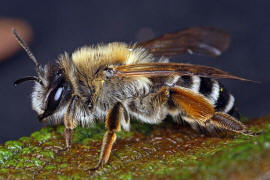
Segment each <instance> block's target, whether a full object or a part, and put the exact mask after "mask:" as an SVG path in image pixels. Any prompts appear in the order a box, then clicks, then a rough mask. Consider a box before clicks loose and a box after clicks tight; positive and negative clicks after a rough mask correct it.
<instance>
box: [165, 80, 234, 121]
mask: <svg viewBox="0 0 270 180" xmlns="http://www.w3.org/2000/svg"><path fill="white" fill-rule="evenodd" d="M170 83H173V84H174V85H175V86H181V87H185V88H189V89H191V90H192V91H194V92H196V93H200V94H202V95H204V96H205V97H206V98H207V99H209V100H210V101H211V103H212V104H213V105H214V107H215V110H216V111H217V112H224V113H227V114H230V115H231V116H234V117H235V118H237V119H239V113H238V111H237V110H236V108H235V104H234V97H233V95H232V94H231V93H230V92H229V91H228V90H227V89H226V88H224V86H223V85H222V84H221V83H220V82H218V81H216V80H214V79H210V78H205V77H198V76H182V77H180V76H177V77H174V78H173V79H171V80H167V84H168V85H171V84H170Z"/></svg>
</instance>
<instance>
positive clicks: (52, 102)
mask: <svg viewBox="0 0 270 180" xmlns="http://www.w3.org/2000/svg"><path fill="white" fill-rule="evenodd" d="M63 91H64V88H63V87H62V86H60V87H58V88H55V89H54V90H53V91H52V92H51V93H50V95H49V97H48V104H47V109H46V111H49V112H52V111H54V110H55V109H56V108H57V106H58V105H59V103H60V100H61V97H62V94H63Z"/></svg>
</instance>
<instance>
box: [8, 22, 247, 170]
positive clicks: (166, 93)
mask: <svg viewBox="0 0 270 180" xmlns="http://www.w3.org/2000/svg"><path fill="white" fill-rule="evenodd" d="M13 34H14V35H15V37H16V39H17V41H18V42H19V43H20V45H21V46H22V47H23V48H24V49H25V51H26V52H27V54H28V56H29V57H30V59H31V60H32V61H33V62H34V63H35V68H36V72H37V76H28V77H25V78H21V79H19V80H17V81H16V82H15V85H17V84H19V83H21V82H24V81H28V80H33V81H34V90H33V93H32V108H33V110H35V111H36V112H37V114H38V119H39V121H41V122H47V123H50V124H60V123H64V125H65V141H66V146H67V147H70V145H71V140H72V131H73V129H74V128H76V126H77V125H79V124H80V125H82V126H87V125H90V124H93V123H95V122H97V121H100V120H102V121H105V127H106V129H107V131H106V133H105V135H104V138H103V143H102V147H101V154H100V158H99V162H98V164H97V166H96V167H95V168H93V170H95V169H98V168H101V167H102V166H103V165H104V164H105V163H107V161H108V159H109V157H110V153H111V149H112V146H113V144H114V143H115V140H116V132H117V131H120V130H121V127H122V128H123V129H124V130H126V131H128V130H129V129H130V118H131V117H134V118H136V119H138V120H140V121H143V122H146V123H150V124H159V123H161V122H162V121H163V120H164V119H165V118H166V116H168V115H170V116H171V117H172V118H173V119H174V120H175V121H176V122H182V121H183V122H187V123H189V124H190V125H191V127H192V128H193V129H195V130H200V131H204V132H207V133H210V134H217V133H219V132H221V131H232V132H235V133H242V134H245V135H250V134H251V133H250V132H249V131H248V130H247V128H246V127H245V125H243V124H242V123H241V122H240V121H239V113H238V112H237V110H236V108H235V105H234V100H235V99H234V97H233V95H232V94H231V93H230V92H229V91H228V90H226V89H225V88H224V86H223V85H222V84H221V83H219V82H218V81H217V80H215V79H218V78H230V79H237V80H247V79H244V78H241V77H238V76H235V75H231V74H229V73H227V72H224V71H222V70H220V69H217V68H214V67H209V66H202V65H193V64H184V63H169V62H168V60H169V58H172V57H177V56H179V55H182V54H186V53H188V54H202V55H209V56H213V57H215V56H218V55H220V54H221V53H222V52H223V51H225V50H226V49H227V47H228V45H229V41H230V36H229V34H228V33H226V32H224V31H222V30H219V29H216V28H210V27H195V28H188V29H184V30H181V31H178V32H175V33H168V34H165V35H163V36H161V37H158V38H155V39H153V40H150V41H146V42H142V43H138V44H131V45H130V44H126V43H120V42H114V43H109V44H102V45H97V46H86V47H82V48H79V49H78V50H76V51H75V52H73V53H72V55H71V56H70V55H69V54H68V53H64V54H63V55H61V56H60V57H59V58H58V60H57V61H56V62H55V63H53V64H47V65H45V66H41V65H40V64H39V63H38V61H37V59H36V58H35V56H34V55H33V54H32V52H31V51H30V49H29V47H28V46H27V44H26V43H25V42H24V41H23V40H22V38H21V37H20V36H19V35H18V34H17V32H16V31H15V30H13Z"/></svg>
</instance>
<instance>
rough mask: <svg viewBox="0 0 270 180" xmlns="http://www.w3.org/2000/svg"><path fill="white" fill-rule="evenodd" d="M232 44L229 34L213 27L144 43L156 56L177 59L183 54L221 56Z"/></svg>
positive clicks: (197, 28) (186, 30)
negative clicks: (176, 57)
mask: <svg viewBox="0 0 270 180" xmlns="http://www.w3.org/2000/svg"><path fill="white" fill-rule="evenodd" d="M229 43H230V35H229V33H227V32H225V31H223V30H220V29H217V28H213V27H194V28H188V29H183V30H181V31H178V32H174V33H168V34H165V35H163V36H160V37H158V38H155V39H152V40H149V41H146V42H142V43H140V44H138V46H141V47H144V48H145V49H147V50H148V51H149V52H150V53H152V54H153V55H154V56H165V57H175V56H179V55H182V54H187V53H188V54H194V53H195V54H202V55H208V56H212V57H216V56H219V55H220V54H221V53H222V52H223V51H225V50H226V49H227V48H228V46H229Z"/></svg>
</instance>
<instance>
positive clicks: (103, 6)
mask: <svg viewBox="0 0 270 180" xmlns="http://www.w3.org/2000/svg"><path fill="white" fill-rule="evenodd" d="M1 16H5V17H15V18H22V19H25V20H26V21H28V22H29V23H30V24H31V25H32V27H33V30H34V33H35V34H34V35H35V38H34V42H33V43H32V44H31V48H32V50H33V52H34V54H35V55H36V57H38V59H39V61H40V62H41V63H42V64H45V63H47V62H48V61H53V60H55V59H56V58H57V57H58V55H59V54H60V53H63V52H64V51H67V52H69V53H71V52H72V51H74V50H75V49H76V48H78V47H80V46H83V45H88V44H89V45H90V44H96V43H99V42H110V41H124V42H135V41H136V40H142V39H145V38H151V37H153V36H158V35H161V34H163V33H166V32H170V31H175V30H177V29H181V28H185V27H192V26H201V25H203V26H214V27H219V28H222V29H225V30H227V31H228V32H229V33H230V34H231V36H232V42H231V45H230V47H229V49H228V50H227V51H226V52H225V53H224V54H223V55H222V56H220V57H218V58H216V59H211V58H209V57H201V56H195V57H191V56H187V57H184V58H182V59H176V60H174V61H177V62H190V63H194V64H205V65H210V66H215V67H218V68H221V69H223V70H225V71H228V72H230V73H232V74H235V75H239V76H243V77H246V78H248V79H252V80H258V81H261V82H262V83H261V84H256V83H248V82H240V81H235V80H224V81H222V82H223V83H224V84H225V85H226V86H227V87H228V89H230V90H231V91H232V92H233V94H234V95H235V97H236V100H237V101H236V104H237V105H238V107H239V109H240V111H241V112H242V114H243V115H245V116H249V117H255V116H263V115H265V114H268V113H270V97H269V92H270V78H269V77H270V70H269V67H270V61H269V52H270V36H269V33H270V1H269V0H264V1H263V0H260V1H254V0H241V1H240V0H237V1H228V0H211V1H206V0H203V1H191V0H176V1H162V2H161V1H156V0H144V1H121V2H120V1H117V2H116V1H86V0H82V1H73V2H71V1H36V0H31V1H30V0H29V1H21V0H16V1H11V0H1V6H0V17H1ZM33 67H34V66H33V63H31V61H30V60H29V59H28V57H27V56H26V54H25V52H23V51H20V52H19V53H18V54H17V55H15V56H13V57H12V58H10V59H9V60H7V61H5V62H1V63H0V112H1V116H0V117H1V118H0V122H1V123H0V143H3V142H4V141H6V140H11V139H17V138H18V137H21V136H28V135H29V134H30V133H31V132H33V131H35V130H38V129H39V128H40V127H41V126H42V124H40V123H39V122H38V120H37V118H36V113H35V112H33V111H32V110H31V104H30V93H31V89H32V84H31V83H25V84H22V85H20V86H18V87H17V88H14V87H13V86H12V82H13V81H14V80H15V79H17V78H19V77H23V76H26V75H32V74H34V68H33Z"/></svg>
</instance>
